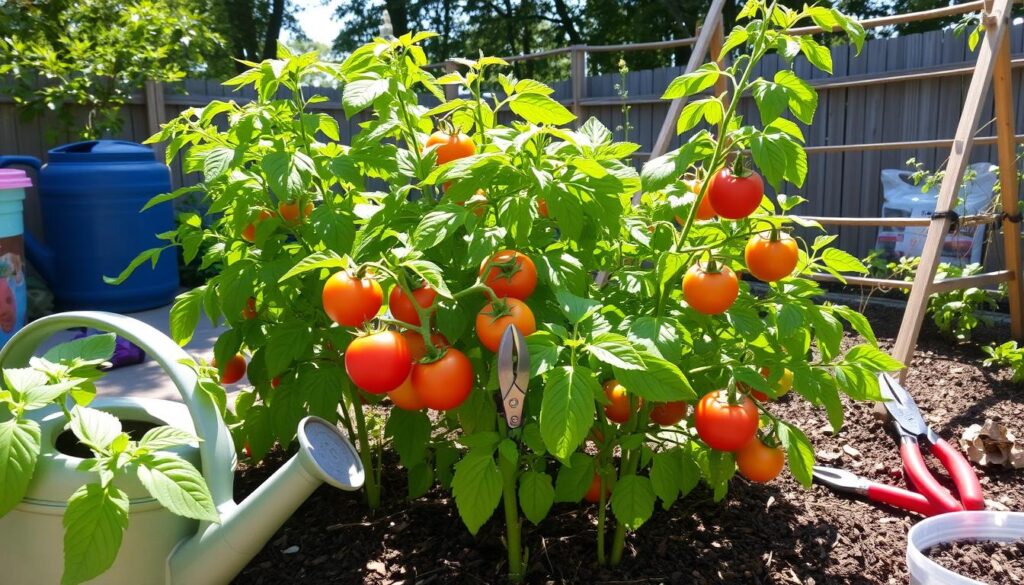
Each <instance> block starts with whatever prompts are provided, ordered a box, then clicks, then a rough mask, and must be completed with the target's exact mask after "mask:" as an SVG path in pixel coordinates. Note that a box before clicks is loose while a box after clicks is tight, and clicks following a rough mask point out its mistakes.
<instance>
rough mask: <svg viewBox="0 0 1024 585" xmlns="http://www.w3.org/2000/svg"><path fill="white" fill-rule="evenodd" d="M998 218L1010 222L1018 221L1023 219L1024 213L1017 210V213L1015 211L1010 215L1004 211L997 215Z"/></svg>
mask: <svg viewBox="0 0 1024 585" xmlns="http://www.w3.org/2000/svg"><path fill="white" fill-rule="evenodd" d="M999 219H1001V220H1005V221H1008V222H1011V223H1020V222H1021V220H1022V219H1024V214H1022V213H1021V212H1020V211H1018V212H1017V213H1015V214H1013V215H1010V214H1009V213H1006V212H1005V211H1004V212H1003V214H1002V215H1001V216H1000V217H999Z"/></svg>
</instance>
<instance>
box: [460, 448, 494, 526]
mask: <svg viewBox="0 0 1024 585" xmlns="http://www.w3.org/2000/svg"><path fill="white" fill-rule="evenodd" d="M452 495H453V496H454V497H455V505H456V507H457V508H458V509H459V516H461V517H462V522H463V523H465V525H466V528H467V529H469V532H470V534H473V535H476V533H477V531H479V530H480V527H481V526H483V525H484V522H487V520H488V519H489V518H490V517H491V515H492V514H494V509H495V508H497V507H498V502H499V501H501V472H500V471H498V466H497V465H496V464H495V463H494V457H493V455H491V454H490V453H489V452H487V453H474V452H472V451H470V452H469V453H468V454H467V455H466V456H465V457H463V458H462V461H459V462H458V463H456V464H455V477H454V478H453V479H452Z"/></svg>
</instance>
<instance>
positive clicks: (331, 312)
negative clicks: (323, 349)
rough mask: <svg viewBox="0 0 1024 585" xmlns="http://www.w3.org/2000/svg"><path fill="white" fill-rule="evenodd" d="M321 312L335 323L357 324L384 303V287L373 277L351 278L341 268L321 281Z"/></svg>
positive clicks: (362, 321)
mask: <svg viewBox="0 0 1024 585" xmlns="http://www.w3.org/2000/svg"><path fill="white" fill-rule="evenodd" d="M323 303H324V312H325V313H327V316H328V317H330V318H331V320H333V321H334V322H335V323H337V324H338V325H344V326H346V327H359V326H360V325H362V324H363V323H366V322H367V321H369V320H370V319H372V318H373V317H374V316H375V315H376V314H377V311H380V307H381V305H383V304H384V291H383V290H381V288H380V284H378V283H377V281H376V280H373V279H372V278H358V279H357V278H353V277H352V276H351V275H350V274H349V273H348V272H346V271H344V270H342V271H341V272H336V273H334V274H333V275H332V276H331V277H330V278H328V279H327V282H326V283H324V293H323Z"/></svg>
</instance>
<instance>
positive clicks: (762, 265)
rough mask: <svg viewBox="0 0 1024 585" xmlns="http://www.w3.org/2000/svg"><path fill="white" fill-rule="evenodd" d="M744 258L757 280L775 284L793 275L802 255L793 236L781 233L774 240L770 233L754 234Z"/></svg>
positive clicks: (748, 243) (745, 249)
mask: <svg viewBox="0 0 1024 585" xmlns="http://www.w3.org/2000/svg"><path fill="white" fill-rule="evenodd" d="M743 258H744V260H746V263H747V269H748V270H750V273H751V274H753V275H754V277H755V278H757V279H758V280H763V281H764V282H775V281H776V280H781V279H783V278H786V277H787V276H789V275H790V274H793V270H795V269H796V264H797V261H798V260H799V259H800V253H799V251H798V250H797V246H796V240H794V239H793V237H792V236H790V235H789V234H787V233H785V232H780V233H778V237H777V239H774V240H773V239H772V237H771V234H770V232H769V233H768V234H763V233H761V234H754V235H753V237H751V238H750V241H749V242H747V246H746V248H744V250H743Z"/></svg>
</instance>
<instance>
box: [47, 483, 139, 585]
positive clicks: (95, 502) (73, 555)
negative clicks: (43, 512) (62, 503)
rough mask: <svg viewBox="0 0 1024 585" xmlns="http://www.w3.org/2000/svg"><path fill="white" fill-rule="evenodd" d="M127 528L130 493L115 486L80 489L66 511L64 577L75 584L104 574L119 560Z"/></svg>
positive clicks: (68, 583)
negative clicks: (122, 540) (118, 555)
mask: <svg viewBox="0 0 1024 585" xmlns="http://www.w3.org/2000/svg"><path fill="white" fill-rule="evenodd" d="M126 528H128V494H126V493H124V492H123V491H121V490H119V489H117V488H116V487H114V486H112V485H107V486H106V487H101V486H100V485H99V484H96V483H89V484H86V485H83V486H82V487H80V488H78V489H77V490H76V491H75V493H73V494H71V498H69V499H68V506H67V508H66V509H65V510H64V575H63V576H62V577H61V585H76V584H78V583H84V582H85V581H88V580H90V579H93V578H95V577H98V576H99V575H101V574H103V572H105V571H106V570H107V569H109V568H110V566H111V565H113V564H114V560H115V559H117V552H118V550H120V549H121V539H122V538H123V536H124V531H125V529H126Z"/></svg>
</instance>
